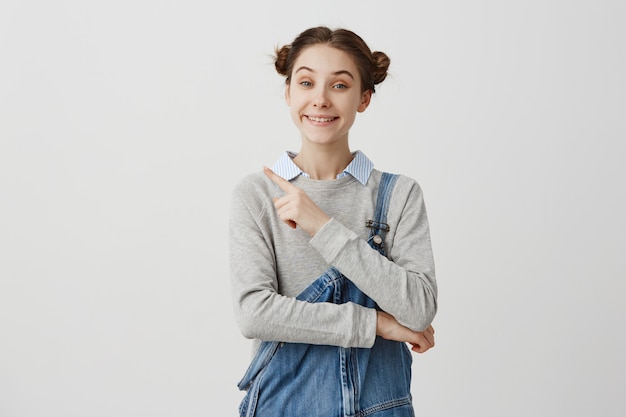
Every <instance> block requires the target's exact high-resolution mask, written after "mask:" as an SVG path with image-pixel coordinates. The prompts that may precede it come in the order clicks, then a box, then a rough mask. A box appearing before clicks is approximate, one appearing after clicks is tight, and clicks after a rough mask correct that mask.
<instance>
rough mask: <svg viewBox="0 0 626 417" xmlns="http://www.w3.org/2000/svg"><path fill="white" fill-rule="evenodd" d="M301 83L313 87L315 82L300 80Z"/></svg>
mask: <svg viewBox="0 0 626 417" xmlns="http://www.w3.org/2000/svg"><path fill="white" fill-rule="evenodd" d="M300 85H301V86H303V87H311V86H312V85H313V83H312V82H311V81H300Z"/></svg>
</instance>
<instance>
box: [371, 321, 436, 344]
mask: <svg viewBox="0 0 626 417" xmlns="http://www.w3.org/2000/svg"><path fill="white" fill-rule="evenodd" d="M377 313H378V319H377V321H376V334H377V335H378V336H380V337H382V338H383V339H387V340H395V341H397V342H406V343H409V344H410V345H411V346H412V347H411V350H412V351H413V352H417V353H424V352H426V351H427V350H428V349H430V348H432V347H433V346H435V329H434V328H433V326H428V328H427V329H426V330H424V331H423V332H416V331H413V330H411V329H409V328H408V327H405V326H403V325H401V324H400V323H398V321H397V320H396V319H395V317H393V316H392V315H391V314H388V313H385V312H384V311H378V312H377Z"/></svg>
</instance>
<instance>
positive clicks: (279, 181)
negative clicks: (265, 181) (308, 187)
mask: <svg viewBox="0 0 626 417" xmlns="http://www.w3.org/2000/svg"><path fill="white" fill-rule="evenodd" d="M263 172H265V175H267V176H268V177H269V179H270V180H272V181H273V182H274V184H276V185H278V186H279V187H280V188H281V189H282V190H283V191H284V192H288V191H291V190H293V188H294V187H295V185H293V184H291V183H290V182H289V181H287V180H286V179H284V178H283V177H281V176H280V175H278V174H276V173H275V172H274V171H272V170H271V169H269V168H268V167H266V166H264V167H263Z"/></svg>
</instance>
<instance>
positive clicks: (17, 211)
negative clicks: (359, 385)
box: [0, 0, 626, 417]
mask: <svg viewBox="0 0 626 417" xmlns="http://www.w3.org/2000/svg"><path fill="white" fill-rule="evenodd" d="M320 24H323V25H329V26H332V27H338V26H343V27H347V28H350V29H353V30H355V31H356V32H357V33H359V34H361V35H362V36H363V37H364V39H365V40H366V41H367V42H368V44H369V45H370V46H371V47H372V49H375V50H382V51H384V52H386V53H387V54H388V55H389V56H390V57H391V60H392V66H391V68H390V75H389V78H388V79H387V80H386V81H385V82H384V83H383V84H382V85H381V86H380V87H379V89H378V92H377V93H376V95H375V97H374V100H373V102H372V105H371V106H370V108H369V109H368V110H367V111H366V112H365V113H363V114H361V115H359V117H358V118H357V122H356V124H355V126H354V128H353V130H352V133H351V146H352V148H353V149H361V150H362V151H364V152H365V153H366V154H367V155H368V156H369V157H370V158H371V159H373V161H374V162H375V164H376V167H377V168H379V169H382V170H388V171H393V172H398V173H403V174H405V175H409V176H412V177H414V178H416V179H417V180H418V181H419V183H420V184H421V186H422V188H423V190H424V193H425V198H426V204H427V208H428V212H429V217H430V224H431V231H432V237H433V248H434V252H435V259H436V264H437V272H438V281H439V290H440V300H439V305H440V310H439V314H438V316H437V318H436V319H435V322H434V325H435V328H436V331H437V346H436V348H435V349H433V350H431V351H429V352H427V353H426V354H424V355H416V356H415V363H414V394H415V404H416V408H417V412H418V415H425V416H430V417H437V416H456V415H466V416H481V417H485V416H526V415H535V416H564V415H568V416H590V415H602V416H623V415H625V414H626V403H625V400H624V387H625V386H626V376H625V375H626V360H625V358H624V356H625V355H624V346H625V342H626V337H625V335H624V334H625V332H624V319H625V318H626V307H625V303H624V300H625V295H626V285H625V284H624V279H625V278H626V277H625V274H624V270H625V268H624V266H625V265H624V264H625V262H624V258H625V257H624V252H625V249H626V245H625V241H624V240H625V239H624V234H625V232H626V227H625V221H624V212H625V211H626V204H625V197H626V196H625V191H624V190H625V187H624V180H625V179H626V172H625V170H624V167H623V160H624V141H625V139H626V122H625V120H626V117H625V116H626V98H625V97H626V82H625V77H624V74H626V56H625V55H626V47H625V44H624V40H625V39H626V3H624V2H620V1H608V0H605V1H598V0H594V1H591V0H590V1H577V0H572V1H564V0H563V1H556V0H541V1H538V0H530V1H523V2H522V1H515V2H513V1H496V0H492V1H473V2H468V1H436V2H435V1H431V2H426V1H418V2H400V1H387V2H374V1H362V0H359V1H357V0H352V1H345V2H337V1H318V2H302V3H298V2H294V1H263V2H253V1H248V2H241V1H232V2H219V3H215V2H207V1H187V0H178V1H148V0H124V1H119V0H110V1H107V2H83V1H78V0H76V1H69V0H60V1H55V2H47V1H43V0H41V1H29V0H20V1H16V0H4V1H3V2H2V3H1V5H0V61H1V63H0V274H1V276H0V416H2V417H35V416H37V417H39V416H63V417H69V416H81V417H83V416H91V417H97V416H107V417H108V416H112V415H115V416H133V417H135V416H152V417H155V416H172V417H193V416H235V415H236V414H237V413H236V408H237V405H238V403H239V401H240V399H241V396H242V393H240V392H239V391H238V390H237V388H236V383H237V381H238V380H239V378H240V377H241V375H242V373H243V372H244V370H245V368H246V366H247V364H248V360H249V353H250V344H249V341H247V340H245V339H244V338H243V337H241V336H240V334H239V332H238V330H237V328H236V326H235V323H234V319H233V315H232V308H231V305H230V299H229V294H228V293H229V272H228V261H227V259H228V249H227V246H228V245H227V242H228V235H227V223H228V215H229V211H228V205H229V199H230V192H231V190H232V188H233V186H234V184H235V182H236V181H238V180H239V178H241V177H242V176H243V175H245V174H247V173H249V172H252V171H256V170H259V169H261V167H262V166H263V165H268V164H271V163H273V162H274V160H275V159H276V158H277V157H278V156H279V154H280V152H282V151H284V150H285V149H290V150H296V151H297V150H298V149H299V136H298V132H297V130H296V129H295V128H294V127H293V125H292V123H291V121H290V118H289V115H288V108H287V106H286V104H285V103H284V100H283V80H282V79H281V78H280V77H279V76H278V75H277V74H276V73H275V71H274V70H273V67H272V61H271V57H270V55H271V54H272V53H273V48H274V47H275V46H276V45H282V44H284V43H288V42H290V41H291V40H292V39H293V38H294V37H295V36H296V35H297V34H298V33H299V32H300V31H302V30H304V29H305V28H308V27H310V26H316V25H320Z"/></svg>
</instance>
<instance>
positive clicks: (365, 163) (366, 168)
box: [272, 151, 374, 185]
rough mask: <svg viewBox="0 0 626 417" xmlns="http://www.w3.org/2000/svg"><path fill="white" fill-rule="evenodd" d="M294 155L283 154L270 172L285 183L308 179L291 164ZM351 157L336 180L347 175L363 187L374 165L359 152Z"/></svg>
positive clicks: (304, 173) (305, 174)
mask: <svg viewBox="0 0 626 417" xmlns="http://www.w3.org/2000/svg"><path fill="white" fill-rule="evenodd" d="M296 155H298V154H297V153H295V152H290V151H287V152H284V153H283V154H282V155H281V156H280V158H279V159H278V161H276V163H275V164H274V166H273V167H272V171H274V172H275V173H276V174H278V175H280V176H281V177H283V178H284V179H286V180H287V181H291V180H292V179H294V178H296V177H297V176H298V175H302V176H303V177H306V178H310V176H309V174H307V173H306V172H304V171H302V170H301V169H300V168H299V167H298V165H296V164H295V163H294V162H293V158H294V157H295V156H296ZM352 155H353V156H354V158H352V161H351V162H350V163H349V164H348V166H347V167H346V169H344V170H343V172H341V173H340V174H339V175H337V179H339V178H342V177H345V176H346V175H348V174H349V175H352V176H353V177H354V178H356V179H357V180H359V182H360V183H361V184H363V185H365V184H367V180H368V178H369V177H370V174H371V173H372V170H373V169H374V164H373V163H372V161H370V160H369V158H368V157H367V156H365V154H364V153H363V152H361V151H356V152H354V153H353V154H352Z"/></svg>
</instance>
